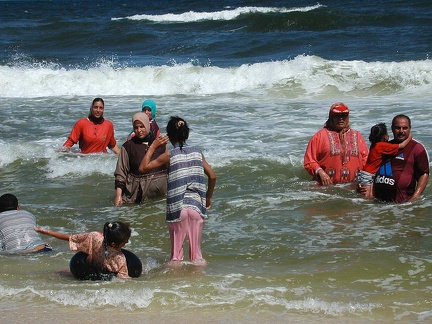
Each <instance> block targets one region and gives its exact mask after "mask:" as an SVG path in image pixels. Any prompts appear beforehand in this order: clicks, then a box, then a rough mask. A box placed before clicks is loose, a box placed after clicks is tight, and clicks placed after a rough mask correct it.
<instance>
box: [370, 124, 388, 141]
mask: <svg viewBox="0 0 432 324" xmlns="http://www.w3.org/2000/svg"><path fill="white" fill-rule="evenodd" d="M385 135H387V126H386V124H384V123H379V124H376V125H374V126H372V127H371V130H370V134H369V141H370V142H371V143H372V144H375V143H378V142H382V141H383V139H384V136H385Z"/></svg>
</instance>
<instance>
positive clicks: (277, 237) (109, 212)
mask: <svg viewBox="0 0 432 324" xmlns="http://www.w3.org/2000/svg"><path fill="white" fill-rule="evenodd" d="M430 14H431V4H430V3H429V2H428V1H414V2H410V3H407V2H399V1H389V2H372V1H365V2H356V1H326V2H321V3H316V2H309V3H307V2H306V3H305V2H303V1H266V2H263V3H259V4H258V3H256V2H254V1H227V2H223V3H222V2H221V3H219V2H214V3H202V2H199V1H196V2H191V1H175V2H174V1H172V2H171V1H159V2H157V3H156V4H155V3H153V2H149V1H142V2H137V3H127V2H121V1H111V2H109V3H104V4H103V5H102V4H99V3H89V4H87V3H86V4H85V5H83V4H81V5H80V4H79V3H73V2H69V1H55V2H46V1H1V2H0V17H1V19H0V31H1V34H2V39H1V41H0V44H1V45H0V46H1V52H0V116H1V124H0V152H1V153H0V170H1V172H0V185H1V194H3V193H7V192H11V193H14V194H15V195H16V196H17V197H18V198H19V202H20V205H21V208H22V209H25V210H28V211H30V212H31V213H33V214H34V215H35V216H36V218H37V222H38V225H40V226H46V227H49V228H51V229H53V230H57V231H61V232H66V233H81V232H88V231H95V230H96V231H100V230H102V226H103V224H104V222H106V221H114V220H121V221H125V222H129V223H130V224H131V227H132V229H133V231H132V237H131V239H130V242H129V243H128V245H127V246H126V248H127V249H129V250H131V251H133V252H134V253H135V254H137V255H138V256H139V257H140V259H141V260H142V261H143V264H144V269H143V274H142V276H141V277H140V278H138V279H132V280H120V279H114V280H112V281H110V282H86V281H84V282H82V281H77V280H75V279H73V278H72V277H71V276H70V275H69V274H68V273H67V269H68V262H69V260H70V258H71V257H72V255H73V252H71V251H70V250H69V249H68V246H67V243H66V242H64V241H60V240H56V239H54V238H50V237H47V236H44V239H45V240H46V241H47V242H49V243H50V244H51V245H52V246H53V248H54V251H53V252H51V253H45V254H34V255H26V256H9V255H0V269H1V275H0V276H1V278H2V280H1V282H0V313H2V312H3V313H4V312H10V311H14V310H17V311H18V310H19V309H22V308H23V307H26V308H27V309H28V308H29V307H30V309H32V308H33V309H37V310H39V311H47V312H49V311H52V310H53V309H54V310H55V309H64V308H65V307H66V308H68V309H70V310H71V312H76V311H82V310H85V311H89V310H93V311H101V312H110V311H112V310H113V309H115V310H116V312H124V313H125V314H134V313H140V312H145V313H146V314H177V313H180V314H194V313H197V314H200V313H201V314H202V313H210V314H216V316H219V317H224V316H226V317H227V318H232V317H230V315H229V314H231V313H233V314H234V313H236V314H244V316H247V317H248V318H250V320H251V321H252V322H253V319H254V318H257V316H264V317H267V318H269V319H272V320H274V321H276V322H284V321H286V320H287V319H289V318H293V317H295V316H297V317H300V318H305V319H315V320H318V319H319V320H324V321H345V320H349V321H371V320H377V321H397V320H401V321H410V322H412V321H424V320H425V321H430V320H431V318H432V311H431V302H430V300H431V287H432V278H431V270H432V265H431V262H432V253H431V251H432V243H431V242H432V240H431V236H432V234H431V215H432V205H431V197H432V189H431V186H430V185H429V186H428V187H427V188H426V190H425V192H424V195H423V197H422V198H421V199H419V200H418V201H416V202H414V203H409V204H400V205H394V204H383V203H378V202H374V201H368V200H364V199H363V198H362V197H361V196H359V195H358V194H357V193H356V192H355V190H354V186H353V185H351V184H345V185H336V186H331V187H320V186H317V185H316V183H314V182H313V181H312V180H311V177H310V176H309V175H308V174H307V173H306V171H305V170H304V169H303V156H304V151H305V149H306V145H307V142H308V140H309V139H310V137H311V136H312V135H313V134H314V133H315V132H316V131H318V130H319V129H321V128H322V126H323V124H324V122H325V121H326V119H327V117H328V110H329V107H330V106H331V104H333V103H334V102H337V101H343V102H344V103H345V104H347V105H348V106H349V107H350V109H351V113H350V123H351V127H352V128H354V129H357V130H359V131H361V132H362V134H363V136H364V137H365V138H367V137H368V134H369V130H370V127H371V126H372V125H374V124H375V123H378V122H385V123H386V124H387V126H388V127H389V126H390V123H391V119H392V117H393V116H394V115H396V114H399V113H404V114H407V115H409V116H410V117H411V120H412V125H413V130H412V131H413V134H414V138H415V139H417V140H419V141H420V142H422V143H423V144H424V145H425V147H426V149H427V150H428V151H429V152H430V150H431V148H432V133H431V131H430V120H431V115H432V113H431V109H430V93H431V90H432V88H431V84H432V73H431V72H432V63H431V60H430V59H429V55H430V50H431V49H430V44H431V39H430V34H431V29H432V22H431V18H430V17H431V15H430ZM99 96H100V97H103V98H104V100H105V118H107V119H109V120H111V121H113V123H114V126H115V137H116V139H117V141H118V144H119V145H121V144H122V143H123V142H124V141H125V139H126V136H127V135H128V134H129V133H130V131H131V129H132V124H131V117H132V115H133V114H134V113H135V112H137V111H139V110H140V108H141V103H142V101H143V100H144V99H148V98H150V99H153V100H155V101H156V103H157V106H158V110H157V122H158V124H159V126H160V127H161V130H162V132H164V128H165V125H166V123H167V121H168V120H169V117H170V116H172V115H179V116H181V117H183V118H184V119H186V121H187V122H188V123H189V125H190V128H191V134H190V138H189V144H191V145H196V146H198V147H200V148H201V149H202V151H203V153H204V155H205V157H206V159H207V161H208V162H209V164H210V165H211V166H212V167H213V169H214V171H215V172H216V174H217V184H216V189H215V193H214V198H213V205H212V207H211V209H210V210H209V219H208V220H207V221H206V223H205V226H204V230H203V240H202V249H203V255H204V257H205V258H206V260H207V261H208V265H207V266H206V267H204V268H199V267H194V266H193V265H191V264H189V263H188V262H185V263H184V264H182V265H181V266H180V267H178V268H170V267H167V266H166V262H167V261H168V259H169V253H170V243H169V236H168V230H167V226H166V223H165V221H164V217H165V215H164V214H165V201H164V199H152V200H150V201H148V202H145V203H144V204H142V205H124V206H121V207H115V206H113V199H114V194H115V190H114V175H113V173H114V169H115V165H116V161H117V157H116V156H115V155H114V154H112V153H111V152H110V154H91V155H82V154H80V153H79V151H78V148H77V147H74V148H73V149H72V151H71V153H67V154H66V153H61V152H59V149H60V148H61V146H62V144H63V143H64V141H65V140H66V138H67V136H68V135H69V132H70V130H71V128H72V126H73V125H74V123H75V122H76V121H77V120H78V119H79V118H81V117H86V116H87V114H88V111H89V108H90V104H91V101H92V99H93V98H94V97H99ZM186 255H187V250H186ZM239 316H240V315H239Z"/></svg>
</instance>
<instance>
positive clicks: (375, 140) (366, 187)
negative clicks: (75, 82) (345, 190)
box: [358, 123, 412, 198]
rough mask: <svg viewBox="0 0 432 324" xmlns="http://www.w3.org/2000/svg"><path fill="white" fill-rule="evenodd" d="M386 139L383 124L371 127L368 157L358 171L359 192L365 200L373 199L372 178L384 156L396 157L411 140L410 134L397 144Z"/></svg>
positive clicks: (387, 137)
mask: <svg viewBox="0 0 432 324" xmlns="http://www.w3.org/2000/svg"><path fill="white" fill-rule="evenodd" d="M388 139H389V136H388V133H387V127H386V125H385V124H384V123H379V124H376V125H374V126H372V128H371V132H370V135H369V141H370V142H371V146H370V149H369V155H368V158H367V161H366V164H365V166H364V168H363V170H360V172H359V174H358V182H359V183H358V184H359V187H361V188H362V190H361V192H362V194H363V195H364V196H365V197H366V198H373V194H372V184H373V177H374V175H375V173H376V172H377V171H378V169H379V167H380V165H381V163H382V161H383V158H384V155H396V154H397V152H398V151H399V149H402V148H404V147H405V146H406V145H407V144H408V142H409V141H410V140H411V139H412V134H410V136H409V137H408V138H407V139H406V140H405V141H403V142H402V143H399V144H392V143H388Z"/></svg>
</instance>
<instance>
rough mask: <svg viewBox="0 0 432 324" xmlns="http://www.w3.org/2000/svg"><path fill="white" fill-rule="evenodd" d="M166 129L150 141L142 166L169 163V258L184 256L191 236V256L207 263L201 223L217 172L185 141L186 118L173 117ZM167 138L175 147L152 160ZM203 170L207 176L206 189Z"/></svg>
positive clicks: (152, 166) (187, 131) (209, 204)
mask: <svg viewBox="0 0 432 324" xmlns="http://www.w3.org/2000/svg"><path fill="white" fill-rule="evenodd" d="M166 130H167V136H160V137H158V138H156V139H155V141H154V142H153V143H152V144H151V145H150V147H149V149H148V151H147V154H146V155H145V156H144V159H143V160H142V162H141V164H140V167H139V170H140V171H141V172H145V171H147V170H151V169H153V168H156V167H159V166H161V165H167V166H168V175H167V182H168V183H167V187H168V192H167V212H166V221H167V223H168V229H169V233H170V239H171V257H170V261H182V260H183V243H184V240H185V238H186V237H188V239H189V259H190V260H191V261H193V262H194V264H200V265H204V264H205V263H206V261H205V260H204V259H203V257H202V254H201V236H202V227H203V223H204V218H205V217H207V209H208V208H210V206H211V198H212V196H213V190H214V187H215V184H216V175H215V173H214V172H213V170H212V168H211V167H210V165H209V164H208V163H207V161H206V160H205V158H204V155H203V154H202V153H201V151H200V150H198V149H197V148H195V147H192V146H189V145H187V144H186V140H187V139H188V138H189V127H188V124H187V123H186V121H185V120H184V119H182V118H180V117H178V116H175V117H171V118H170V120H169V122H168V125H167V128H166ZM168 140H169V141H170V142H171V144H172V145H173V146H174V148H173V149H171V150H170V151H168V152H165V153H163V154H161V155H159V156H158V157H157V158H156V159H154V160H151V157H152V155H153V153H154V152H155V151H156V149H157V148H158V147H160V146H164V145H166V144H167V142H168ZM204 174H205V175H206V176H207V177H208V184H207V189H206V181H205V177H204Z"/></svg>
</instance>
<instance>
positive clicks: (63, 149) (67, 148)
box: [60, 146, 70, 152]
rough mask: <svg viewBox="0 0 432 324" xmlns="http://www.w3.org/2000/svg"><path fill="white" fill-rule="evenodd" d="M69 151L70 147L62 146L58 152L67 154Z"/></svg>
mask: <svg viewBox="0 0 432 324" xmlns="http://www.w3.org/2000/svg"><path fill="white" fill-rule="evenodd" d="M69 151H70V147H68V146H62V147H61V148H60V152H69Z"/></svg>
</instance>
